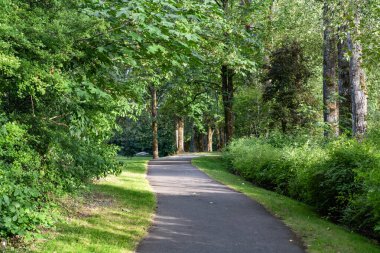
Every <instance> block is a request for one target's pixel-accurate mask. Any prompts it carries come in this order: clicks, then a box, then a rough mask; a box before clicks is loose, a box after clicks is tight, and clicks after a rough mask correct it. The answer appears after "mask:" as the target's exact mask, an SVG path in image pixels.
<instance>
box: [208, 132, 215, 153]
mask: <svg viewBox="0 0 380 253" xmlns="http://www.w3.org/2000/svg"><path fill="white" fill-rule="evenodd" d="M213 135H214V130H213V129H212V127H211V126H210V125H209V126H208V130H207V152H212V137H213Z"/></svg>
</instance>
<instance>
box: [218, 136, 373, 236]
mask: <svg viewBox="0 0 380 253" xmlns="http://www.w3.org/2000/svg"><path fill="white" fill-rule="evenodd" d="M225 157H226V159H228V161H229V162H230V164H231V168H232V169H233V171H234V172H235V173H238V174H239V175H241V176H243V177H244V178H246V179H247V180H249V181H251V182H253V183H255V184H257V185H260V186H262V187H265V188H267V189H271V190H275V191H277V192H279V193H282V194H285V195H288V196H290V197H293V198H295V199H298V200H301V201H304V202H306V203H309V204H311V205H313V206H314V207H315V208H316V210H317V211H318V212H319V213H320V214H321V215H322V216H324V217H328V218H330V219H333V220H335V221H337V222H341V223H343V224H345V225H347V226H348V227H350V228H352V229H354V230H358V231H361V232H363V233H366V234H368V235H372V236H374V237H379V236H380V234H379V228H380V227H379V226H380V216H379V211H380V210H379V202H378V197H375V196H379V194H380V192H379V189H380V181H379V177H378V176H379V175H378V172H379V170H380V156H379V148H378V146H376V145H374V144H373V142H371V141H370V140H368V141H366V142H365V143H358V142H357V141H355V140H350V139H346V138H341V139H337V140H334V141H331V142H329V143H322V142H321V141H314V142H310V141H307V139H306V138H305V137H303V136H301V137H298V138H296V137H295V138H294V139H293V140H291V139H289V138H281V135H279V136H278V135H273V136H272V137H270V138H268V139H265V138H259V139H257V138H244V139H239V140H236V141H234V142H232V143H231V145H230V146H229V147H228V149H227V151H226V153H225Z"/></svg>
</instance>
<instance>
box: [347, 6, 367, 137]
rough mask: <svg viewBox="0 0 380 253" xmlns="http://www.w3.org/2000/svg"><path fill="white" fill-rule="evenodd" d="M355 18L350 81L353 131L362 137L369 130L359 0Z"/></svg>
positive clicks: (351, 46)
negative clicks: (360, 40)
mask: <svg viewBox="0 0 380 253" xmlns="http://www.w3.org/2000/svg"><path fill="white" fill-rule="evenodd" d="M354 3H355V6H356V7H357V8H356V10H355V20H354V31H353V37H351V36H350V38H349V43H348V44H349V49H350V51H351V59H350V82H351V92H352V94H351V95H352V132H353V134H354V135H355V136H356V137H357V138H358V139H362V138H363V137H364V135H365V134H366V132H367V113H368V108H367V107H368V104H367V103H368V102H367V87H366V80H365V73H364V70H363V68H362V46H361V44H360V42H359V40H358V39H357V37H358V36H359V35H360V31H359V26H360V12H359V7H358V5H359V3H358V0H355V1H354Z"/></svg>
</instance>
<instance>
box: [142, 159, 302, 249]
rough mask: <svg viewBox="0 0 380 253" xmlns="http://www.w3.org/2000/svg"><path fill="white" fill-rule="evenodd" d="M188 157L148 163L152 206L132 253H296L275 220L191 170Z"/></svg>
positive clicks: (291, 236)
mask: <svg viewBox="0 0 380 253" xmlns="http://www.w3.org/2000/svg"><path fill="white" fill-rule="evenodd" d="M192 158H193V157H192V156H174V157H166V158H161V159H159V160H154V161H150V162H149V172H148V180H149V181H150V184H151V185H152V187H153V190H154V191H155V193H156V194H157V200H158V206H157V212H156V216H155V218H154V222H153V225H152V227H151V229H150V231H149V234H148V236H147V237H146V238H145V239H144V240H143V241H142V242H141V243H140V245H139V247H138V249H137V252H138V253H227V252H228V253H246V252H255V253H301V252H305V251H304V249H303V247H302V243H301V242H300V241H299V240H298V239H297V238H296V236H295V235H294V233H293V232H292V231H291V230H290V229H289V228H288V227H286V226H285V225H284V224H283V223H282V222H281V221H280V220H278V219H277V218H275V217H273V216H272V215H271V214H269V213H268V212H267V211H266V210H265V209H264V208H263V207H262V206H261V205H260V204H258V203H256V202H255V201H253V200H251V199H250V198H248V197H246V196H245V195H243V194H241V193H238V192H236V191H233V190H231V189H229V188H228V187H226V186H224V185H222V184H220V183H217V182H216V181H214V180H212V179H211V178H210V177H208V176H207V175H206V174H204V173H203V172H201V171H199V170H198V169H197V168H196V167H194V166H192V165H191V159H192Z"/></svg>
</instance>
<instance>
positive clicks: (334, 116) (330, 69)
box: [323, 0, 339, 136]
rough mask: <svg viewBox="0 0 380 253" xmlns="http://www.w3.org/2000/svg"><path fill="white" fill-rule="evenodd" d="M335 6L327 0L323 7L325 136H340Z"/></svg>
mask: <svg viewBox="0 0 380 253" xmlns="http://www.w3.org/2000/svg"><path fill="white" fill-rule="evenodd" d="M333 8H334V6H333V4H332V3H331V1H328V0H326V1H325V2H324V7H323V24H324V43H323V105H324V113H323V118H324V121H325V123H326V124H327V125H328V127H329V129H327V130H326V131H325V136H329V135H332V136H338V135H339V109H338V99H337V96H338V84H337V71H336V68H337V57H338V55H337V40H336V31H335V29H334V28H333V27H334V26H333V24H332V18H333Z"/></svg>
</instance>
